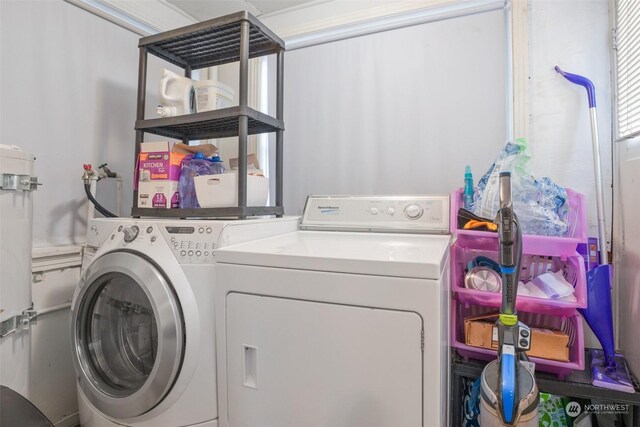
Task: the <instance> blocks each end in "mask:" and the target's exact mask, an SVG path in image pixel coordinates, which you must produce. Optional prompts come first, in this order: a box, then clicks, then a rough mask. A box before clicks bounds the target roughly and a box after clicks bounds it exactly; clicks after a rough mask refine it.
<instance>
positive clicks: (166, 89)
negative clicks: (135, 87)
mask: <svg viewBox="0 0 640 427" xmlns="http://www.w3.org/2000/svg"><path fill="white" fill-rule="evenodd" d="M194 83H195V82H194V80H191V79H190V78H188V77H184V76H181V75H179V74H176V73H174V72H173V71H169V70H167V69H164V68H163V69H162V75H161V77H160V87H159V92H160V105H158V108H157V110H156V111H157V113H158V114H159V115H160V116H162V117H173V116H181V115H183V114H190V113H193V112H195V111H194Z"/></svg>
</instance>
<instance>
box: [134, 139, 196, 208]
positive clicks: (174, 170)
mask: <svg viewBox="0 0 640 427" xmlns="http://www.w3.org/2000/svg"><path fill="white" fill-rule="evenodd" d="M184 156H185V155H184V154H183V153H178V152H175V151H174V150H173V143H171V142H169V141H162V142H143V143H142V144H141V145H140V154H139V156H138V167H137V168H136V174H137V178H136V180H135V182H136V184H137V189H138V207H141V208H177V207H179V204H180V197H179V193H178V183H179V182H180V164H181V162H182V159H183V158H184Z"/></svg>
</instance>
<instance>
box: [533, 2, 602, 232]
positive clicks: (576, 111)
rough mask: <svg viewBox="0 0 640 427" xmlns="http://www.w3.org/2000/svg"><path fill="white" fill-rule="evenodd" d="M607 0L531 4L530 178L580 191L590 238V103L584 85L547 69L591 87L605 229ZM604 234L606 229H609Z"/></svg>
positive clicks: (592, 200)
mask: <svg viewBox="0 0 640 427" xmlns="http://www.w3.org/2000/svg"><path fill="white" fill-rule="evenodd" d="M608 13H609V12H608V4H607V1H606V0H588V1H568V0H558V1H546V0H531V1H530V15H529V16H530V22H531V26H530V33H529V39H530V50H529V52H530V75H531V81H530V83H531V105H530V113H531V123H530V132H531V135H530V142H531V148H532V152H533V156H534V162H535V168H534V171H535V174H536V175H537V176H549V177H551V178H552V179H553V180H555V181H556V182H558V183H559V184H561V185H564V186H566V187H569V188H573V189H575V190H577V191H579V192H581V193H583V194H585V195H586V198H587V213H588V222H589V235H590V236H597V235H598V233H597V218H596V197H595V178H594V173H593V160H592V159H593V154H592V150H591V127H590V122H589V110H588V108H589V104H588V102H587V94H586V91H585V89H584V88H583V87H581V86H576V85H574V84H572V83H569V82H568V81H567V80H565V79H564V78H563V77H561V76H560V75H559V74H558V73H556V72H555V70H554V66H556V65H559V66H560V68H562V69H564V70H565V71H568V72H571V73H574V74H581V75H584V76H586V77H588V78H589V79H591V80H592V81H593V83H594V85H595V87H596V102H597V112H598V129H599V135H598V136H599V139H600V155H601V157H602V166H603V170H602V171H603V175H604V178H605V181H604V186H603V187H604V189H605V204H606V206H607V225H608V228H609V230H610V229H611V183H612V178H611V96H612V92H611V66H610V60H609V51H610V43H609V14H608ZM608 235H609V236H610V234H608Z"/></svg>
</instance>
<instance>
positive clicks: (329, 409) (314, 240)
mask: <svg viewBox="0 0 640 427" xmlns="http://www.w3.org/2000/svg"><path fill="white" fill-rule="evenodd" d="M448 224H449V198H448V196H397V197H395V196H394V197H368V196H367V197H364V196H362V197H353V196H352V197H336V196H333V197H326V196H325V197H312V196H311V197H309V199H308V200H307V204H306V206H305V210H304V214H303V219H302V222H301V228H302V229H301V230H299V231H296V232H294V233H288V234H283V235H279V236H274V237H270V238H266V239H262V240H259V241H254V242H248V243H243V244H238V245H233V246H228V247H225V248H223V249H221V250H220V251H218V253H217V262H218V266H217V269H216V280H217V290H216V298H215V301H216V307H215V309H216V340H217V346H218V359H217V360H218V363H217V364H218V399H219V408H220V418H219V421H220V425H221V426H233V427H239V426H270V427H276V426H277V427H294V426H305V427H325V426H332V427H355V426H367V427H373V426H403V427H404V426H425V427H427V426H428V427H433V426H445V425H447V422H448V415H447V414H448V400H449V375H448V373H449V363H450V362H449V359H450V350H449V298H450V297H449V281H450V279H449V268H448V259H449V246H450V235H448V233H449V230H448Z"/></svg>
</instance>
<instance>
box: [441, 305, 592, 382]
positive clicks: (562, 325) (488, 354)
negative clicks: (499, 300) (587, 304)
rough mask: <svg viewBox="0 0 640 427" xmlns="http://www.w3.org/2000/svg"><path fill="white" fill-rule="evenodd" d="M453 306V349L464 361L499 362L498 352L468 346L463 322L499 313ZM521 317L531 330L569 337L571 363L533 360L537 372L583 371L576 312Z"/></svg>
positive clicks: (567, 372) (485, 309) (582, 337)
mask: <svg viewBox="0 0 640 427" xmlns="http://www.w3.org/2000/svg"><path fill="white" fill-rule="evenodd" d="M451 304H452V305H451V314H452V316H451V318H452V323H451V346H452V347H454V348H455V349H456V350H457V352H458V354H460V355H461V356H462V357H465V358H470V359H479V360H486V361H490V360H494V359H496V358H497V355H498V352H497V351H496V350H493V349H487V348H480V347H472V346H469V345H467V344H466V340H465V337H464V319H466V318H468V317H472V316H479V315H482V314H486V313H490V312H492V311H496V310H495V308H489V307H483V306H478V305H471V304H463V303H460V302H458V301H456V300H452V302H451ZM518 316H519V318H520V320H521V321H523V322H524V323H525V324H527V325H529V326H530V327H538V328H549V329H555V330H560V331H563V332H565V333H566V334H567V335H569V361H568V362H561V361H557V360H549V359H541V358H539V357H531V358H530V359H531V361H532V362H534V363H535V364H536V371H541V372H549V373H552V374H555V375H557V376H559V377H564V376H566V375H569V374H571V372H573V371H574V370H578V371H580V370H583V369H584V334H583V330H582V318H581V317H580V315H579V314H578V313H576V312H574V314H572V315H569V316H553V315H549V314H537V313H526V312H520V313H518Z"/></svg>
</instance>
